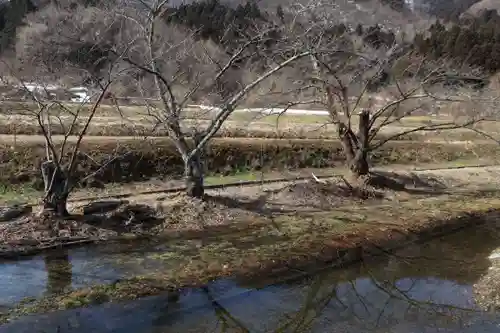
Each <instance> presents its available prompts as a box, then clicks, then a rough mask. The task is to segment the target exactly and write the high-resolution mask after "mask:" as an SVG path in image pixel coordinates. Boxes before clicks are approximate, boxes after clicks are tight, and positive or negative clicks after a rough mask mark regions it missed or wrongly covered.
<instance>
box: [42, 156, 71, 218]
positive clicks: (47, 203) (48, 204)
mask: <svg viewBox="0 0 500 333" xmlns="http://www.w3.org/2000/svg"><path fill="white" fill-rule="evenodd" d="M41 169H42V177H43V183H44V185H45V197H44V200H43V212H47V213H51V214H53V215H56V216H61V217H64V216H68V215H69V213H68V210H67V207H66V205H67V201H68V193H67V190H66V186H65V185H66V179H65V177H64V175H63V173H62V171H61V170H60V169H59V168H57V167H56V164H55V163H54V162H52V161H46V162H44V163H42V167H41Z"/></svg>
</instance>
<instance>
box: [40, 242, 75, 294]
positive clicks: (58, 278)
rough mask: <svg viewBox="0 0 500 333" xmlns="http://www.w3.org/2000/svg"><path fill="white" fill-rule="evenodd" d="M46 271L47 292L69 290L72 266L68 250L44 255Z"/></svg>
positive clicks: (57, 292) (55, 292) (54, 292)
mask: <svg viewBox="0 0 500 333" xmlns="http://www.w3.org/2000/svg"><path fill="white" fill-rule="evenodd" d="M44 261H45V270H46V271H47V293H48V294H49V295H50V294H52V295H53V294H59V293H62V292H64V291H67V290H69V288H70V287H71V283H72V268H71V262H70V260H69V254H68V251H67V250H65V249H63V250H59V251H56V252H50V253H48V254H46V255H45V258H44Z"/></svg>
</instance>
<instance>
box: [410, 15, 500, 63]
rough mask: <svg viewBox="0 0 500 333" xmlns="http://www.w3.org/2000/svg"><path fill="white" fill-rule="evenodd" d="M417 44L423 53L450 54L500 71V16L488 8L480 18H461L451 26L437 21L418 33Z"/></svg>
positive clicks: (436, 55)
mask: <svg viewBox="0 0 500 333" xmlns="http://www.w3.org/2000/svg"><path fill="white" fill-rule="evenodd" d="M414 47H415V49H416V50H417V51H418V52H419V53H421V54H424V55H427V56H431V57H433V58H436V59H437V58H442V57H448V58H450V59H453V60H455V61H457V62H460V63H465V64H468V65H471V66H474V67H480V68H482V69H484V70H486V71H488V72H492V73H493V72H497V71H499V70H500V16H499V15H498V13H497V12H496V11H493V10H489V11H484V12H483V14H482V15H481V16H480V17H477V18H468V19H461V20H460V21H459V24H453V25H452V26H451V27H448V28H447V27H446V26H445V25H444V24H442V23H441V22H439V21H437V22H436V23H434V24H433V25H432V26H431V27H430V28H429V29H428V31H426V32H424V33H419V34H417V35H416V36H415V40H414Z"/></svg>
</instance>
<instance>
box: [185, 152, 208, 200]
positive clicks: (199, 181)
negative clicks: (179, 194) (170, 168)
mask: <svg viewBox="0 0 500 333" xmlns="http://www.w3.org/2000/svg"><path fill="white" fill-rule="evenodd" d="M184 177H185V181H186V194H187V195H188V196H189V197H192V198H199V199H202V198H203V196H204V195H205V186H204V181H203V180H204V175H203V166H202V164H201V161H200V158H199V156H195V157H194V158H193V159H192V160H190V161H187V162H186V164H185V166H184Z"/></svg>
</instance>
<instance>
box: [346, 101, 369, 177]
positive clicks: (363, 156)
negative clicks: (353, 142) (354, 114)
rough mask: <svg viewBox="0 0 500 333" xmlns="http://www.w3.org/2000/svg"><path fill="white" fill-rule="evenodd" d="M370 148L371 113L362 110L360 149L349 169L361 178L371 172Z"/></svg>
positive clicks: (359, 136)
mask: <svg viewBox="0 0 500 333" xmlns="http://www.w3.org/2000/svg"><path fill="white" fill-rule="evenodd" d="M369 148H370V111H369V110H362V111H361V113H360V114H359V129H358V147H357V149H356V153H355V154H354V156H353V158H352V160H351V162H350V163H349V169H350V170H351V172H352V173H353V174H354V175H355V176H357V177H359V176H364V175H367V174H368V172H369V171H370V166H369V165H368V151H369Z"/></svg>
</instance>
